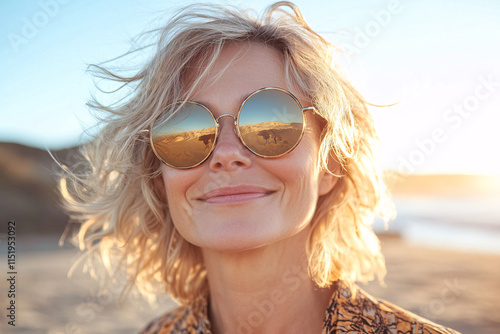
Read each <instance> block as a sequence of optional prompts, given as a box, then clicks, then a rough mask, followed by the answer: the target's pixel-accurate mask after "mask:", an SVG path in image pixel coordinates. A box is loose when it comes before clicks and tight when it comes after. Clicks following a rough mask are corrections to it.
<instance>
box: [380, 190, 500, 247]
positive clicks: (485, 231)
mask: <svg viewBox="0 0 500 334" xmlns="http://www.w3.org/2000/svg"><path fill="white" fill-rule="evenodd" d="M394 202H395V204H396V209H397V213H398V215H397V217H396V219H395V220H394V221H392V222H390V223H389V227H388V229H385V227H384V223H383V222H381V221H379V220H377V221H375V223H374V226H373V228H374V230H375V232H377V233H379V234H383V233H392V234H399V235H401V236H402V237H403V238H405V239H406V240H408V241H410V242H413V243H417V244H420V245H428V246H432V247H441V248H449V249H455V250H464V251H473V252H482V253H493V254H500V196H456V197H455V196H449V197H441V196H435V197H433V196H425V197H424V196H420V197H419V196H399V197H397V198H395V199H394Z"/></svg>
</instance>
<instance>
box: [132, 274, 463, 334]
mask: <svg viewBox="0 0 500 334" xmlns="http://www.w3.org/2000/svg"><path fill="white" fill-rule="evenodd" d="M336 286H337V288H336V290H335V292H334V293H333V296H332V298H331V302H330V305H329V306H328V308H327V309H326V315H325V322H324V325H323V331H322V334H344V333H352V334H354V333H380V334H382V333H383V334H386V333H404V334H417V333H418V334H445V333H446V334H459V333H458V332H457V331H454V330H452V329H449V328H446V327H443V326H440V325H437V324H435V323H433V322H431V321H429V320H427V319H424V318H422V317H419V316H418V315H415V314H413V313H411V312H408V311H406V310H404V309H402V308H400V307H398V306H396V305H394V304H391V303H389V302H387V301H385V300H381V299H377V298H374V297H372V296H370V295H369V294H368V293H366V292H364V291H363V290H361V289H360V288H358V287H357V286H354V288H353V289H350V288H349V287H348V286H347V285H346V284H345V283H343V282H340V281H338V282H337V285H336ZM207 314H208V313H207V302H206V300H205V299H200V300H198V301H196V302H195V303H193V304H192V305H190V306H181V307H178V308H176V309H174V310H173V311H171V312H169V313H167V314H165V315H163V316H161V317H159V318H157V319H155V320H153V321H152V322H151V323H149V324H148V325H147V326H146V327H145V328H144V329H143V330H142V331H141V332H140V333H141V334H153V333H154V334H171V333H185V334H202V333H208V334H210V333H211V331H210V322H209V320H208V316H207Z"/></svg>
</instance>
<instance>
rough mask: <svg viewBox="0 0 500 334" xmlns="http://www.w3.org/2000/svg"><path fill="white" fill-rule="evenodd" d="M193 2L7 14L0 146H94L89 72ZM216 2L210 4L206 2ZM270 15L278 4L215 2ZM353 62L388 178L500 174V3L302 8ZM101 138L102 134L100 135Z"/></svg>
mask: <svg viewBox="0 0 500 334" xmlns="http://www.w3.org/2000/svg"><path fill="white" fill-rule="evenodd" d="M188 2H189V1H173V0H164V1H156V0H152V1H146V0H139V1H137V0H136V1H132V0H121V1H118V0H108V1H83V0H37V1H32V0H23V1H16V0H3V1H1V2H0V101H2V102H1V104H0V141H4V142H17V143H21V144H24V145H30V146H35V147H39V148H45V147H48V148H51V149H59V148H65V147H69V146H73V145H76V144H78V143H80V142H82V141H86V140H88V139H89V136H88V135H85V130H88V129H89V128H92V126H93V125H95V124H96V121H95V119H94V118H92V116H91V114H90V112H89V109H88V108H87V107H86V106H85V103H86V101H87V100H88V99H89V98H90V96H91V94H97V93H96V89H95V86H94V82H93V79H92V77H91V75H90V74H88V73H86V68H87V66H88V64H92V63H100V62H103V61H106V60H109V59H112V58H115V57H117V56H119V55H121V54H123V53H125V52H127V51H128V50H129V49H130V47H131V44H130V41H131V39H132V38H134V37H135V36H136V35H138V34H139V33H141V32H143V31H146V30H149V29H152V28H155V27H158V26H160V25H161V24H163V23H165V22H166V21H167V19H168V16H169V15H170V14H171V13H173V11H174V10H175V9H176V8H179V7H180V6H181V5H183V4H186V3H188ZM205 2H206V1H205ZM212 2H213V3H222V4H226V3H232V4H236V5H239V6H242V7H250V8H254V9H255V10H257V11H258V12H260V11H262V10H263V9H264V8H265V7H266V6H267V5H269V4H270V3H271V1H252V0H247V1H212ZM295 3H296V4H297V5H299V7H300V8H301V10H302V12H303V15H304V17H305V19H306V21H307V22H309V24H310V25H311V26H312V28H313V29H314V30H316V31H318V32H319V33H321V34H322V35H323V36H324V37H326V38H327V39H329V40H330V41H331V42H332V43H334V44H335V45H337V46H339V47H340V48H341V49H343V50H344V51H345V52H344V53H343V54H339V55H338V56H337V60H338V61H339V62H340V63H341V64H342V65H343V66H344V69H345V71H346V73H347V75H348V77H349V78H350V80H351V81H352V83H353V84H354V85H355V87H357V88H358V90H360V92H361V93H362V94H363V95H364V96H365V98H366V99H367V100H368V101H370V102H371V103H373V104H381V105H387V104H395V106H392V107H387V108H386V107H371V111H372V113H373V115H374V118H375V122H376V126H377V130H378V133H379V136H380V139H381V146H380V152H379V153H380V156H381V162H380V163H381V164H382V166H383V167H385V168H388V169H392V170H395V171H400V172H408V173H454V174H500V154H499V153H498V152H500V131H499V126H500V65H499V61H498V60H499V59H500V21H499V20H498V18H499V17H500V1H497V0H467V1H465V0H440V1H436V0H433V1H431V0H383V1H382V0H356V1H340V0H336V1H331V0H330V1H316V0H305V1H303V0H300V1H296V2H295ZM90 132H92V130H90Z"/></svg>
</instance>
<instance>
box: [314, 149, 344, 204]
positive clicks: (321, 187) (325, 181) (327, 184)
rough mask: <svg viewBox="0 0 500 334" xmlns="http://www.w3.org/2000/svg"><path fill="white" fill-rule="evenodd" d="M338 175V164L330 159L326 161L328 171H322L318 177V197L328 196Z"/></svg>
mask: <svg viewBox="0 0 500 334" xmlns="http://www.w3.org/2000/svg"><path fill="white" fill-rule="evenodd" d="M332 173H333V174H336V175H339V174H340V164H339V163H338V162H337V161H336V160H335V159H332V158H330V160H329V161H328V170H324V169H322V170H321V171H320V172H319V176H318V196H323V195H325V194H328V193H329V192H330V191H331V190H332V189H333V188H334V187H335V185H336V184H337V181H338V180H339V178H340V177H339V176H336V175H333V174H332Z"/></svg>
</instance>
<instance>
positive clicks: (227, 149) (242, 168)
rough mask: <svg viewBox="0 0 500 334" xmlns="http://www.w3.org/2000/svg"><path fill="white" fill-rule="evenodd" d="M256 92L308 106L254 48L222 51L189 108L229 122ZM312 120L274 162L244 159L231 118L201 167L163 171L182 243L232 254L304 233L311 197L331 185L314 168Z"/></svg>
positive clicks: (271, 54) (277, 61)
mask: <svg viewBox="0 0 500 334" xmlns="http://www.w3.org/2000/svg"><path fill="white" fill-rule="evenodd" d="M263 87H281V88H285V89H287V90H289V91H291V92H292V93H293V94H294V95H295V96H296V97H297V98H299V100H300V102H301V104H302V105H303V106H310V105H311V104H310V103H309V101H307V100H304V98H303V96H302V95H301V94H300V92H299V91H294V90H293V89H291V88H290V87H288V86H287V85H286V80H285V67H284V64H283V59H282V56H281V54H280V53H279V52H278V51H277V50H275V49H274V48H271V47H266V46H265V45H263V44H258V43H254V42H252V43H246V44H243V43H241V44H231V45H228V46H226V47H225V48H224V49H223V51H222V53H221V55H220V57H219V58H218V60H217V61H216V63H215V66H214V67H213V69H212V70H211V72H210V73H209V75H208V79H207V80H206V81H205V82H203V83H201V85H200V88H199V89H197V91H196V92H195V94H194V96H193V97H192V98H190V100H193V101H196V102H200V103H202V104H204V105H205V106H207V107H208V108H210V110H211V111H212V112H213V114H214V116H215V118H217V117H218V116H220V115H222V114H227V113H229V114H232V115H234V116H236V114H237V111H238V108H239V106H240V104H241V102H242V101H243V99H244V98H245V97H246V96H248V95H249V94H250V93H252V92H254V91H256V90H257V89H260V88H263ZM317 117H318V116H314V115H313V114H312V112H310V111H307V112H306V124H307V127H306V129H305V132H304V136H303V138H302V140H301V142H300V143H299V145H297V147H296V148H295V149H294V150H293V151H291V152H290V153H288V154H286V155H284V156H282V157H279V158H271V159H266V158H261V157H258V156H256V155H255V154H253V153H252V152H250V151H249V150H248V149H247V148H245V146H243V144H242V143H241V141H240V140H239V139H238V137H237V135H236V134H235V127H234V121H233V118H232V117H222V118H221V119H220V120H219V124H220V128H219V138H218V141H217V144H216V147H215V149H214V151H213V152H212V154H211V156H210V157H209V158H208V159H207V160H206V161H205V162H204V163H202V164H201V165H199V166H197V167H195V168H191V169H184V170H180V169H175V168H171V167H168V166H166V165H164V164H162V166H161V169H162V176H163V180H164V184H165V191H166V195H167V200H168V207H169V210H170V213H171V215H172V219H173V222H174V225H175V227H176V228H177V230H178V231H179V233H180V234H181V235H182V236H183V237H184V239H186V240H187V241H189V242H190V243H192V244H194V245H197V246H199V247H201V248H206V249H210V250H214V251H230V252H234V251H244V250H249V249H254V248H258V247H262V246H265V245H269V244H272V243H274V242H277V241H282V240H284V239H288V238H290V237H291V236H293V235H295V234H297V233H298V232H300V231H302V230H303V229H304V228H306V227H307V226H308V224H309V222H310V220H311V218H312V216H313V214H314V211H315V208H316V202H317V199H318V196H321V195H323V194H325V193H327V192H329V191H330V190H331V189H332V188H333V186H334V184H335V182H336V178H335V177H333V176H331V175H330V174H328V173H327V172H320V171H319V170H318V168H317V165H318V149H319V144H320V141H319V139H320V129H319V122H318V120H317V119H316V118H317ZM288 240H291V238H290V239H288Z"/></svg>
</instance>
